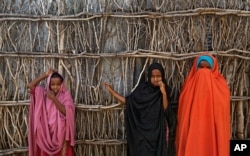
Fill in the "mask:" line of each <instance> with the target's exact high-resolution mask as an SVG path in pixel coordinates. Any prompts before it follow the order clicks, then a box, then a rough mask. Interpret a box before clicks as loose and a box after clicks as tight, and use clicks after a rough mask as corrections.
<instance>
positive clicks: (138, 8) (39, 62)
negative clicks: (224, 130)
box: [0, 0, 250, 156]
mask: <svg viewBox="0 0 250 156" xmlns="http://www.w3.org/2000/svg"><path fill="white" fill-rule="evenodd" d="M249 6H250V1H248V0H237V1H235V0H192V1H191V0H165V1H160V0H126V1H123V0H60V1H59V0H48V1H44V0H11V1H10V0H2V1H1V2H0V119H1V121H0V155H27V146H28V142H27V141H28V138H27V135H28V131H27V127H28V112H29V91H28V90H27V88H26V85H27V83H29V82H30V81H31V80H33V79H34V78H35V77H37V76H39V75H40V74H42V73H43V72H45V71H47V70H48V69H49V68H54V69H56V70H58V71H59V72H60V73H62V74H63V75H64V76H65V79H66V82H67V83H66V85H67V87H68V88H69V90H70V91H71V93H72V96H73V98H74V101H75V105H76V116H75V122H76V134H75V138H76V140H77V141H76V143H77V144H76V146H75V148H74V150H75V155H79V156H85V155H86V156H90V155H94V156H103V155H107V156H110V155H113V156H116V155H121V156H125V155H126V133H125V128H124V107H122V106H120V105H119V103H118V102H117V101H116V100H115V99H114V98H113V97H111V96H110V95H109V94H108V93H107V91H106V90H105V88H104V86H103V83H104V82H109V83H111V84H112V86H113V88H114V89H115V90H117V91H118V92H119V93H121V94H122V95H124V96H126V95H128V94H129V93H130V92H131V91H132V90H133V89H134V88H135V87H136V86H137V85H138V83H139V82H140V81H143V80H145V74H144V71H145V70H146V68H147V66H148V65H149V64H150V63H151V62H153V61H157V62H160V63H162V64H163V66H164V69H165V71H166V72H165V74H166V75H165V76H166V77H167V82H168V84H169V85H170V86H171V87H172V90H173V92H172V95H171V96H172V97H173V101H172V103H173V107H174V108H177V106H178V96H179V93H180V89H181V86H182V84H183V82H184V79H185V77H186V75H187V74H188V72H189V70H190V68H191V65H192V61H193V58H194V57H195V56H196V55H197V54H199V53H201V52H204V51H208V52H210V53H212V54H214V55H215V56H216V57H217V59H218V61H219V69H220V71H221V73H222V74H223V75H224V76H225V78H226V79H227V82H228V85H229V87H230V91H231V130H232V133H231V134H232V135H231V138H232V139H249V138H250V84H249V82H250V80H249V77H250V63H249V61H250V42H249V40H250V26H249V22H250V11H249ZM41 85H44V84H43V83H41Z"/></svg>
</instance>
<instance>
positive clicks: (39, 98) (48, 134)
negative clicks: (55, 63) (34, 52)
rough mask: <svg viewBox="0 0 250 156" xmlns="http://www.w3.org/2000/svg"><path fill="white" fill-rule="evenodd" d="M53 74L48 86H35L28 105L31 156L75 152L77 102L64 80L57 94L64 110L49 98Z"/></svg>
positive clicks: (70, 153) (48, 80) (69, 154)
mask: <svg viewBox="0 0 250 156" xmlns="http://www.w3.org/2000/svg"><path fill="white" fill-rule="evenodd" d="M50 77H51V75H50V76H49V77H48V79H47V84H46V88H43V87H41V86H37V87H35V89H34V90H32V91H31V95H30V108H29V135H28V136H29V156H47V155H53V156H56V155H60V156H62V155H64V154H65V155H67V156H71V155H73V151H74V150H73V146H74V145H75V139H74V128H75V125H74V115H75V106H74V103H73V99H72V97H71V94H70V92H69V91H68V90H67V89H66V87H65V85H64V83H62V85H61V89H60V91H59V92H58V94H57V95H56V97H57V99H58V100H59V101H60V102H61V104H63V105H64V107H65V109H66V115H64V114H62V113H61V112H60V111H59V110H58V109H57V108H56V106H55V104H54V103H53V101H52V100H50V99H49V98H47V95H46V93H47V92H48V90H49V82H50Z"/></svg>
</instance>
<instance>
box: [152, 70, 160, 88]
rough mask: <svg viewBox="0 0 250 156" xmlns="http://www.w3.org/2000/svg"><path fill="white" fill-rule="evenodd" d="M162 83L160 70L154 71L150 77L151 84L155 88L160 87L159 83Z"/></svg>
mask: <svg viewBox="0 0 250 156" xmlns="http://www.w3.org/2000/svg"><path fill="white" fill-rule="evenodd" d="M161 81H162V75H161V72H160V70H158V69H154V70H152V74H151V77H150V82H151V84H153V86H155V87H156V86H159V82H161Z"/></svg>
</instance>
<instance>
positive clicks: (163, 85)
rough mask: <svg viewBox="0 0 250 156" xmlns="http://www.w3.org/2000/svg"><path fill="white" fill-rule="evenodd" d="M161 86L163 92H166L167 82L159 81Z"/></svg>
mask: <svg viewBox="0 0 250 156" xmlns="http://www.w3.org/2000/svg"><path fill="white" fill-rule="evenodd" d="M159 87H160V90H161V93H162V94H166V87H165V83H163V82H162V81H160V82H159Z"/></svg>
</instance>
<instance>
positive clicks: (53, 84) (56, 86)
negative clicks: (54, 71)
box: [49, 77, 62, 95]
mask: <svg viewBox="0 0 250 156" xmlns="http://www.w3.org/2000/svg"><path fill="white" fill-rule="evenodd" d="M61 85H62V80H61V79H60V78H58V77H54V78H51V79H50V85H49V88H50V90H51V91H53V92H54V94H55V95H56V94H57V93H58V92H59V90H60V88H61Z"/></svg>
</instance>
